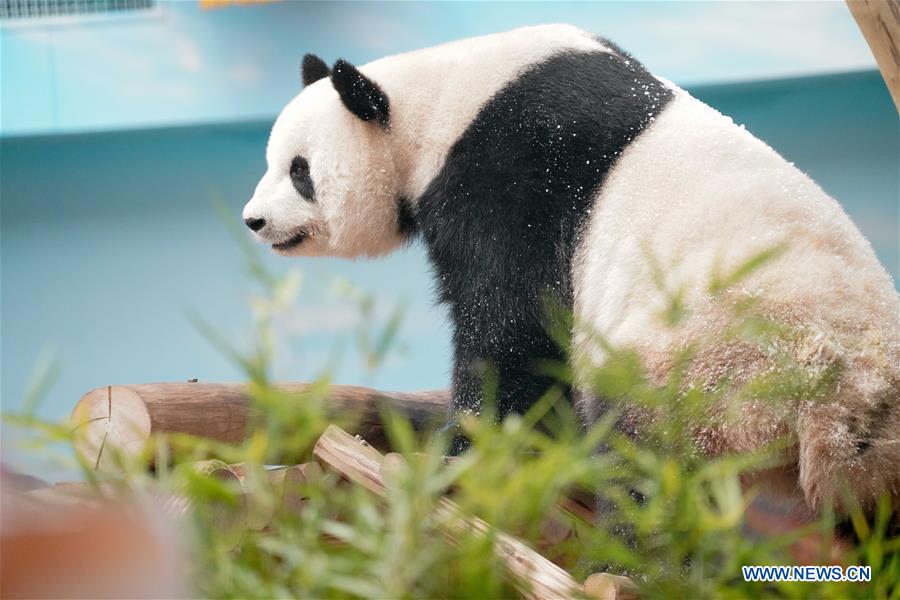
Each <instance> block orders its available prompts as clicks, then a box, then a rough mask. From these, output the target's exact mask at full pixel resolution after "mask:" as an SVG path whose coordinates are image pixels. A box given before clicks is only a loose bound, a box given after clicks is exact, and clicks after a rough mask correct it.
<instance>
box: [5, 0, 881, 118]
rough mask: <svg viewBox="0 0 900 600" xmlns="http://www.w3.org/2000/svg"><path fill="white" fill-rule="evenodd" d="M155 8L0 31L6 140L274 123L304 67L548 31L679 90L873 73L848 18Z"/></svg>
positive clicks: (807, 8)
mask: <svg viewBox="0 0 900 600" xmlns="http://www.w3.org/2000/svg"><path fill="white" fill-rule="evenodd" d="M158 4H159V6H160V8H159V10H156V11H153V12H152V13H150V14H149V15H143V16H142V15H131V16H127V15H120V16H118V17H114V18H106V19H97V18H94V19H81V20H78V19H75V20H71V21H70V22H66V23H58V24H54V25H47V24H45V25H39V24H32V25H28V24H19V25H15V24H10V23H2V24H0V25H2V26H0V71H2V78H3V86H2V88H0V115H2V119H0V133H2V134H3V135H9V134H17V135H21V134H26V133H28V134H35V133H60V132H69V133H71V132H84V131H97V130H108V129H123V128H126V129H133V128H137V127H149V126H160V125H173V124H196V123H210V122H221V121H224V120H247V119H252V118H259V117H260V116H266V117H267V116H269V115H271V114H274V112H275V111H277V110H279V109H280V108H281V106H282V105H283V104H284V102H285V99H286V98H289V97H290V96H291V95H293V94H295V93H296V92H297V91H298V89H299V74H298V72H297V71H298V65H299V63H300V58H301V57H302V56H303V53H304V52H316V53H319V54H321V55H322V56H323V57H324V58H325V59H326V60H329V61H333V60H335V59H337V58H339V57H344V58H347V59H349V60H352V61H357V62H367V61H369V60H372V59H375V58H379V57H381V56H384V55H386V54H392V53H396V52H404V51H407V50H413V49H416V48H422V47H425V46H430V45H433V44H437V43H440V42H445V41H448V40H454V39H459V38H463V37H468V36H474V35H484V34H486V33H494V32H497V31H504V30H507V29H512V28H515V27H520V26H523V25H534V24H540V23H572V24H575V25H578V26H579V27H582V28H584V29H587V30H588V31H595V32H597V33H600V34H602V35H604V36H607V37H609V38H610V39H612V40H615V41H616V42H617V43H618V44H619V45H621V46H622V47H623V48H627V49H628V50H629V51H630V52H632V53H633V54H634V55H635V56H637V57H639V58H640V60H641V61H642V62H643V63H644V64H646V65H647V66H648V67H649V68H650V69H651V70H652V71H653V72H654V73H660V74H663V75H665V76H666V77H668V78H669V79H671V80H672V81H677V82H679V83H681V84H684V83H699V82H717V83H718V82H723V81H740V80H751V79H754V80H757V79H763V78H773V77H784V76H788V75H794V76H796V75H798V74H811V73H823V72H835V71H850V70H858V69H867V68H874V65H875V63H874V61H873V59H872V56H871V53H870V52H869V48H868V46H867V45H866V42H865V40H864V39H863V37H862V35H861V34H860V32H859V29H858V28H857V27H856V24H855V23H854V21H853V19H852V17H851V16H850V12H849V11H848V10H847V7H846V6H845V5H844V3H843V2H784V1H782V2H763V3H760V2H631V1H627V2H609V1H607V2H339V1H331V0H329V1H327V2H310V1H303V2H300V1H286V2H272V3H265V4H261V5H253V6H249V5H244V6H240V5H239V6H236V7H233V8H229V9H221V10H209V11H204V10H201V9H200V7H199V5H198V3H197V2H191V1H188V0H179V1H167V0H159V2H158ZM797 23H802V24H803V26H802V31H798V27H797Z"/></svg>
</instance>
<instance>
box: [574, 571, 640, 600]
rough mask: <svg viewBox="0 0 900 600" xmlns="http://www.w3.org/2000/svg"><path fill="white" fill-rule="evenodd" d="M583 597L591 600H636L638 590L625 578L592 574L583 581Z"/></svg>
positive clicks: (608, 574)
mask: <svg viewBox="0 0 900 600" xmlns="http://www.w3.org/2000/svg"><path fill="white" fill-rule="evenodd" d="M584 595H585V596H587V597H588V598H592V599H593V600H637V598H638V588H637V585H635V583H634V582H633V581H632V580H630V579H628V578H627V577H623V576H621V575H612V574H610V573H594V574H593V575H591V576H590V577H588V578H587V579H585V580H584Z"/></svg>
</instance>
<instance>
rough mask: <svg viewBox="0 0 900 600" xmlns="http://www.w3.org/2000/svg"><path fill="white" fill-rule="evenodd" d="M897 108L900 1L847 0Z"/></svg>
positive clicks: (899, 81)
mask: <svg viewBox="0 0 900 600" xmlns="http://www.w3.org/2000/svg"><path fill="white" fill-rule="evenodd" d="M847 8H849V9H850V14H852V15H853V18H854V19H855V20H856V24H857V25H858V26H859V29H860V31H862V34H863V36H864V37H865V38H866V42H868V44H869V48H870V49H871V50H872V55H873V56H874V57H875V62H877V63H878V68H879V69H881V76H882V77H884V81H885V83H886V84H887V87H888V90H889V91H890V93H891V97H892V98H893V99H894V105H895V106H896V107H897V109H898V110H900V0H847Z"/></svg>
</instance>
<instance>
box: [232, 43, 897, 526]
mask: <svg viewBox="0 0 900 600" xmlns="http://www.w3.org/2000/svg"><path fill="white" fill-rule="evenodd" d="M302 77H303V82H304V85H305V88H304V89H303V90H302V92H301V93H300V94H299V95H298V96H297V97H295V98H294V99H293V100H292V101H291V102H290V103H289V104H288V105H287V106H286V107H285V108H284V110H283V111H282V113H281V114H280V116H279V117H278V118H277V120H276V122H275V124H274V126H273V128H272V132H271V136H270V139H269V142H268V147H267V150H266V161H267V171H266V173H265V175H264V176H263V178H262V179H261V181H260V182H259V184H258V186H257V187H256V190H255V193H254V194H253V196H252V198H251V199H250V201H249V202H248V203H247V205H246V207H245V208H244V211H243V218H244V221H245V223H246V224H247V226H248V227H249V228H250V229H251V230H253V231H254V232H255V236H256V237H257V238H258V239H259V240H260V241H262V242H265V243H266V244H269V245H271V247H272V248H273V249H274V250H275V251H276V252H278V253H280V254H283V255H287V256H320V255H333V256H341V257H360V256H377V255H382V254H384V253H387V252H389V251H391V250H393V249H395V248H397V247H398V246H401V245H402V244H404V243H405V242H407V241H409V240H410V239H412V238H414V237H418V238H420V239H421V240H422V241H423V242H424V245H425V246H426V248H427V251H428V257H429V259H430V262H431V264H432V267H433V271H434V275H435V278H436V283H437V294H438V299H439V301H440V302H442V303H443V304H444V305H446V308H447V309H448V311H449V314H450V317H451V320H452V326H453V348H454V357H453V361H454V365H453V373H452V393H453V408H452V412H453V413H454V414H459V413H461V412H474V413H477V412H479V410H480V409H481V405H482V384H483V381H482V376H483V373H484V368H485V365H491V366H492V368H493V369H494V370H495V371H494V372H495V373H496V375H497V381H498V391H497V398H496V402H497V405H496V410H497V413H498V415H499V417H503V416H504V415H507V414H509V413H515V412H522V411H525V410H527V409H528V408H529V406H531V405H532V403H534V402H535V401H536V399H537V398H538V397H539V396H540V395H541V394H542V393H544V392H545V391H546V390H547V388H548V387H549V386H550V385H552V383H553V381H552V380H551V379H550V378H549V377H548V376H546V375H542V374H541V371H540V370H539V369H537V365H539V364H541V363H543V362H545V361H554V360H562V359H565V358H566V357H565V356H564V355H563V354H564V353H563V350H562V349H561V348H560V345H559V344H558V343H557V342H556V341H554V339H553V336H552V335H551V333H550V332H549V331H548V329H549V326H550V324H549V323H548V311H547V310H546V308H547V303H548V298H549V299H550V300H551V301H554V302H558V303H561V304H562V305H563V306H566V307H569V308H571V310H572V311H573V313H574V323H575V325H574V327H573V330H572V331H571V334H572V348H573V356H578V357H582V358H583V359H586V361H585V360H582V361H580V362H581V363H582V364H585V362H586V363H587V364H590V365H595V366H596V365H602V364H603V363H604V360H605V359H606V356H607V355H606V348H607V347H608V346H606V345H605V344H601V343H599V342H598V341H597V337H598V336H597V335H594V333H595V332H596V333H599V334H600V335H602V336H603V339H605V340H606V341H607V342H608V343H609V344H611V345H612V346H615V347H630V348H634V349H636V351H637V352H638V354H639V356H640V357H641V359H642V360H643V361H644V363H645V365H646V368H647V369H648V371H649V373H650V374H651V375H652V376H654V377H659V378H661V379H662V378H664V376H665V373H666V371H667V369H670V368H671V361H670V359H669V358H668V357H670V356H671V353H672V352H673V350H675V349H677V348H679V347H683V346H684V345H685V344H687V343H690V342H691V341H692V340H698V339H707V338H706V337H704V336H705V335H706V334H708V333H709V331H710V330H715V329H716V328H717V327H722V322H723V319H724V315H723V314H722V309H721V307H720V305H719V304H717V303H715V302H713V301H712V300H711V298H710V291H709V289H710V287H709V283H710V277H711V274H712V273H715V272H716V271H717V269H718V270H719V271H720V272H721V269H724V268H728V267H729V266H731V267H734V266H736V265H740V264H742V262H743V261H746V260H747V259H748V257H752V256H754V255H756V254H757V253H758V252H760V251H762V250H765V249H767V248H769V247H772V246H777V245H779V244H783V243H784V242H785V241H787V242H788V247H787V249H786V250H785V252H784V253H783V254H781V255H780V256H779V257H778V258H776V259H775V260H773V261H772V262H771V264H769V265H767V266H766V267H765V268H762V269H760V270H759V271H758V272H755V273H753V274H752V275H751V276H750V277H749V278H748V279H747V280H745V281H742V282H741V283H740V284H739V285H738V286H736V287H737V289H734V290H729V293H730V294H732V301H734V302H737V301H739V300H740V299H741V298H750V297H752V298H753V299H755V300H756V301H757V302H758V305H759V307H760V310H762V311H764V312H765V313H766V314H767V315H768V316H771V317H773V318H775V319H778V320H779V321H782V322H785V323H787V324H789V325H790V326H791V327H792V328H793V329H794V330H795V331H796V332H798V334H797V335H796V336H795V337H794V339H793V345H792V346H791V347H790V349H789V350H790V352H791V353H792V355H793V356H794V358H795V359H796V360H797V361H799V362H800V363H801V364H805V365H808V366H809V368H810V369H817V368H822V367H823V366H825V365H833V364H838V365H839V366H840V369H839V370H838V371H837V373H838V374H837V381H836V382H835V385H833V386H832V387H831V389H830V392H829V395H828V396H827V397H825V398H817V399H815V401H813V400H812V399H804V398H800V399H797V398H792V399H790V401H789V407H788V408H789V411H788V413H787V414H784V413H780V412H778V411H773V410H771V409H770V407H768V406H767V405H765V404H764V403H762V402H754V401H753V400H747V401H746V402H745V403H744V404H743V405H742V406H741V407H740V411H739V413H738V414H737V415H736V416H734V415H732V417H734V418H732V419H730V420H729V421H728V422H727V423H726V422H724V421H723V420H722V419H721V418H720V417H721V415H717V414H716V408H715V407H710V414H709V415H708V420H707V422H704V423H698V427H697V429H696V432H695V435H696V436H697V440H696V441H697V444H698V445H699V447H700V448H701V449H703V450H704V451H705V452H707V453H709V454H710V455H717V454H721V453H724V452H746V451H750V450H753V449H755V448H759V447H760V446H761V445H762V444H765V443H767V442H770V441H772V440H774V439H776V438H778V437H779V436H784V435H787V436H789V438H790V439H791V440H792V443H793V447H792V448H791V449H789V450H788V451H787V453H786V461H787V467H785V468H784V469H781V470H780V471H779V474H777V475H774V474H773V475H771V478H772V485H773V486H775V485H776V484H777V485H780V486H783V487H784V489H786V490H788V493H790V494H792V495H793V496H795V497H796V498H797V500H798V501H799V503H800V504H805V506H806V507H808V508H810V509H812V510H814V511H819V510H822V509H824V508H825V506H826V505H833V504H834V502H835V499H836V498H837V497H838V495H839V491H840V489H839V488H840V485H842V484H841V482H847V481H849V482H852V484H853V489H854V491H855V492H856V494H857V495H858V497H859V500H860V501H861V502H863V503H864V504H865V505H867V506H871V505H872V504H873V503H874V502H875V499H876V497H878V496H880V495H883V494H887V495H888V496H889V497H891V498H892V501H893V503H894V505H895V508H896V507H897V505H898V504H900V501H898V498H900V318H898V317H900V302H898V295H897V292H896V290H895V287H894V284H893V282H892V280H891V278H890V277H889V275H888V274H887V273H886V271H885V270H884V268H883V267H882V266H881V265H880V264H879V262H878V260H877V258H876V257H875V254H874V252H873V250H872V247H871V246H870V244H869V243H868V242H867V241H866V240H865V239H864V237H863V236H862V235H861V233H860V232H859V231H858V230H857V228H856V227H855V226H854V225H853V223H852V222H851V221H850V219H849V218H848V217H847V215H846V214H845V213H844V212H843V210H842V209H841V207H840V206H839V205H838V203H837V202H836V201H835V200H833V199H832V198H830V197H829V196H828V195H826V194H825V193H824V192H823V191H822V190H821V189H820V188H819V187H818V186H817V185H816V184H815V183H814V182H813V181H811V180H810V179H809V178H808V177H807V176H806V175H805V174H803V173H801V172H800V171H799V170H798V169H797V168H795V167H794V166H793V165H792V164H791V163H789V162H787V161H786V160H785V159H784V158H782V157H781V156H779V155H778V154H777V153H776V152H775V151H773V150H772V149H771V148H770V147H768V146H767V145H766V144H765V143H763V142H762V141H760V140H759V139H757V138H755V137H753V135H751V134H750V133H749V132H747V131H746V130H744V128H743V127H740V126H738V125H736V124H735V123H733V122H732V120H731V119H729V118H727V117H725V116H723V115H721V114H719V113H718V112H717V111H715V110H714V109H712V108H710V107H709V106H707V105H705V104H703V103H702V102H700V101H698V100H696V99H695V98H693V97H691V96H690V95H689V94H688V93H687V92H685V91H684V90H681V89H679V88H678V87H676V86H675V85H673V84H672V83H670V82H668V81H666V80H664V79H661V78H659V77H656V76H654V75H652V74H650V73H649V72H648V71H647V70H646V69H645V68H644V67H643V66H642V65H641V64H640V63H639V62H638V61H636V60H635V59H634V58H633V57H631V56H630V55H629V54H627V53H626V52H624V51H623V50H621V49H619V48H618V47H617V46H615V45H613V44H612V43H610V42H608V41H606V40H604V39H602V38H599V37H597V36H595V35H592V34H590V33H587V32H585V31H582V30H580V29H578V28H576V27H573V26H568V25H546V26H537V27H527V28H522V29H516V30H514V31H509V32H506V33H498V34H494V35H486V36H483V37H476V38H471V39H465V40H461V41H456V42H452V43H447V44H443V45H440V46H436V47H432V48H427V49H424V50H419V51H415V52H410V53H406V54H399V55H396V56H389V57H386V58H383V59H380V60H376V61H374V62H371V63H369V64H367V65H364V66H362V67H360V68H357V67H355V66H353V65H352V64H350V63H348V62H347V61H345V60H338V61H337V62H336V63H334V65H333V66H332V67H329V66H328V65H327V64H326V63H325V62H324V61H322V60H321V59H320V58H318V57H316V56H314V55H306V56H305V57H304V59H303V64H302ZM648 249H649V252H651V253H652V255H653V256H654V257H655V259H656V261H657V262H658V263H659V264H660V265H664V266H665V273H666V280H667V281H666V285H667V286H668V287H669V288H670V289H679V290H681V293H682V297H681V298H682V301H683V303H684V305H685V306H686V307H687V309H689V311H690V315H691V316H690V318H689V319H688V320H687V321H686V322H685V323H684V325H683V326H682V327H680V328H678V329H677V330H672V329H671V328H668V327H666V326H665V325H664V324H663V323H662V322H661V320H660V319H659V317H658V314H659V312H660V310H662V309H663V308H664V307H665V303H666V302H667V298H666V296H665V295H664V293H663V292H662V291H661V289H660V286H659V285H658V283H659V282H658V281H657V279H658V277H657V275H656V272H655V271H654V269H653V268H652V265H651V264H649V263H650V262H651V261H648V260H647V254H648ZM770 363H771V360H770V359H769V357H767V356H766V355H765V353H764V352H763V353H761V352H760V350H759V349H757V348H751V347H748V346H742V345H740V344H737V345H735V344H729V343H723V344H721V345H715V344H714V345H712V346H710V347H703V348H701V349H700V352H699V354H698V362H697V367H696V369H695V371H696V372H695V373H694V375H695V376H696V377H697V378H698V380H700V381H702V382H703V383H704V384H705V385H715V384H716V382H718V381H721V380H723V379H724V378H733V379H735V380H738V381H740V380H742V378H743V380H746V379H747V378H748V377H750V376H752V375H754V374H758V373H764V372H765V371H766V370H767V369H769V368H772V365H771V364H770ZM575 388H576V389H575V390H574V392H573V394H572V396H573V399H574V400H573V401H574V402H575V403H576V404H577V408H578V409H579V411H580V412H581V414H583V415H584V418H585V420H586V422H587V424H590V422H591V421H592V420H593V419H595V418H596V417H597V415H598V414H600V413H602V410H603V406H604V404H603V402H602V399H599V398H596V397H595V396H593V395H592V394H590V393H587V391H586V390H581V389H579V384H578V373H577V372H576V385H575ZM462 448H463V446H460V447H459V448H457V450H461V449H462ZM776 479H778V481H775V480H776Z"/></svg>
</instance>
